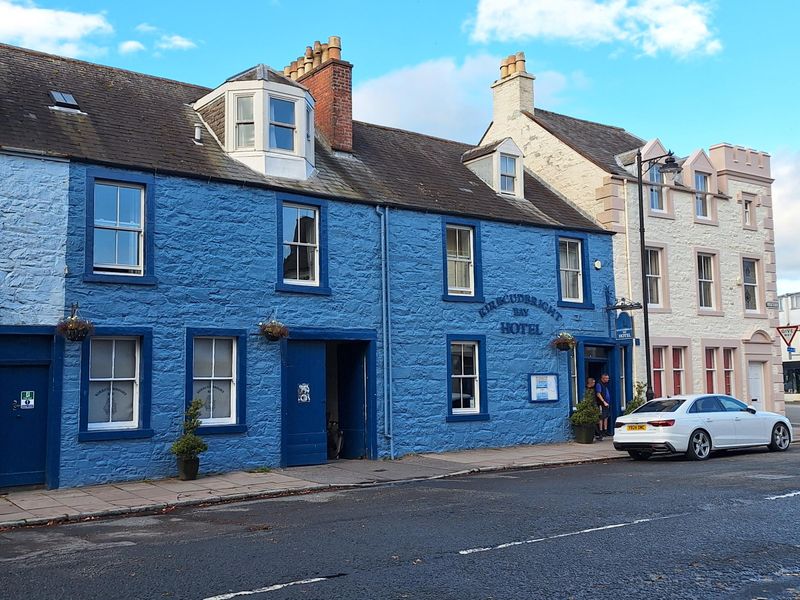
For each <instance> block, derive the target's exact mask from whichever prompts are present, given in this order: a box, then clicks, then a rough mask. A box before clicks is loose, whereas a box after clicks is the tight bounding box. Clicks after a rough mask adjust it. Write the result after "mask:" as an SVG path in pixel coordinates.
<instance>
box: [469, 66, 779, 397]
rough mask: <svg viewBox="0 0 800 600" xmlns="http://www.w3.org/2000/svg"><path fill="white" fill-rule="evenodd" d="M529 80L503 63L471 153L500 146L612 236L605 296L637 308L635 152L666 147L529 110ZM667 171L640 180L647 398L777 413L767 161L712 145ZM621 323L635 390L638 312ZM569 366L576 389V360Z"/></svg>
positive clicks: (641, 375)
mask: <svg viewBox="0 0 800 600" xmlns="http://www.w3.org/2000/svg"><path fill="white" fill-rule="evenodd" d="M534 79H535V78H534V77H533V75H531V74H529V73H527V72H526V71H525V58H524V55H523V54H522V53H518V54H517V55H516V56H511V57H509V58H508V59H505V60H504V61H503V63H502V65H501V71H500V79H499V80H497V81H496V82H495V83H494V84H493V85H492V89H493V92H494V107H493V122H492V123H491V125H490V126H489V128H488V129H487V130H486V133H485V134H484V136H483V139H482V140H481V144H482V145H483V144H490V143H492V142H495V141H497V140H501V139H503V138H506V137H510V138H512V139H513V140H514V141H515V142H516V144H517V145H518V146H519V148H520V149H521V150H522V153H523V155H524V164H525V167H526V168H527V169H528V170H530V171H531V172H533V173H534V174H535V175H537V176H538V177H540V178H541V179H542V180H544V181H545V182H546V183H547V184H549V185H550V186H551V187H552V188H554V189H555V190H557V191H558V192H560V193H561V194H563V195H564V196H565V197H566V198H567V199H568V200H569V201H571V202H573V203H575V204H576V205H577V206H578V207H579V208H580V209H582V210H583V211H584V212H586V213H587V214H588V215H590V216H591V217H593V218H594V219H596V220H597V221H599V222H600V223H601V224H602V225H603V226H605V227H606V228H607V229H609V230H611V231H614V232H616V234H617V235H616V236H615V239H614V261H615V264H614V268H615V285H616V296H617V297H625V298H627V299H633V300H639V301H641V300H642V298H643V294H642V283H641V281H642V275H641V253H640V250H639V196H638V187H637V174H636V151H637V150H638V149H641V152H642V156H643V160H644V161H645V169H646V168H647V163H646V161H647V160H648V159H650V158H654V157H657V156H660V155H663V154H666V153H667V147H668V146H665V145H663V144H662V143H661V142H660V141H659V140H658V139H655V140H651V141H646V140H643V139H640V138H638V137H636V136H634V135H632V134H630V133H628V132H626V131H625V130H624V129H621V128H618V127H612V126H609V125H602V124H599V123H593V122H589V121H584V120H581V119H575V118H572V117H568V116H565V115H560V114H557V113H553V112H550V111H545V110H542V109H539V108H537V107H536V106H535V103H534ZM676 141H678V142H679V140H676ZM659 162H661V163H663V159H661V161H659ZM678 162H679V163H680V164H681V166H682V169H683V170H682V173H680V174H679V175H677V176H673V177H668V176H666V174H663V175H662V174H661V173H660V172H659V169H658V165H656V166H654V167H653V168H651V169H650V171H648V172H646V174H645V176H644V181H645V185H644V190H643V195H644V207H645V229H646V237H645V239H646V247H647V250H646V254H647V256H646V260H647V280H648V291H649V295H650V303H649V313H650V318H649V322H650V342H651V347H652V353H651V360H652V373H653V387H654V391H655V393H656V395H664V396H666V395H674V394H679V393H703V392H719V393H729V394H732V395H734V396H736V397H739V398H741V399H743V400H746V401H748V402H750V403H752V404H753V406H754V407H757V408H761V409H763V410H775V411H778V412H783V407H784V392H783V374H782V370H781V354H780V348H779V344H782V342H781V341H780V340H779V337H778V335H777V332H776V330H775V327H776V326H777V324H778V310H777V302H776V299H777V292H776V275H775V246H774V232H773V216H772V196H771V184H772V181H773V180H772V178H771V176H770V157H769V155H768V154H765V153H763V152H757V151H754V150H750V149H745V148H742V147H738V146H732V145H730V144H718V145H715V146H712V147H711V148H710V149H709V151H708V152H706V151H705V150H702V149H699V150H696V151H694V152H693V153H692V154H691V155H689V156H688V157H685V158H682V159H679V161H678ZM612 303H613V302H612ZM773 307H774V308H773ZM631 316H632V317H633V319H634V332H633V336H634V337H635V338H637V340H638V341H639V342H641V343H640V345H638V346H636V350H635V352H634V353H633V361H634V370H633V373H634V377H635V379H636V380H638V381H644V380H645V379H646V375H645V361H644V352H643V348H644V343H643V337H644V331H643V321H642V319H643V317H642V311H641V310H638V311H637V310H634V311H632V312H631ZM577 367H578V369H577V370H578V377H579V379H581V381H582V377H584V376H586V373H588V372H589V363H588V360H587V363H586V365H580V364H579V365H577ZM581 371H583V373H581ZM621 389H624V386H621Z"/></svg>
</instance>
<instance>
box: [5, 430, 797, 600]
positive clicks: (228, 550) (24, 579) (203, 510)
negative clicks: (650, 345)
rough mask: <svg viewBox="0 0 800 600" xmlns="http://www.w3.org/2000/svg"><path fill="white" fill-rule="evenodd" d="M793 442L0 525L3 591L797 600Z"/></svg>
mask: <svg viewBox="0 0 800 600" xmlns="http://www.w3.org/2000/svg"><path fill="white" fill-rule="evenodd" d="M799 450H800V449H799V448H798V447H797V446H793V447H792V448H791V449H790V450H789V451H788V452H786V453H779V454H776V453H771V452H767V451H766V450H761V449H757V450H750V451H735V452H727V453H724V454H720V455H718V456H715V457H713V458H712V459H711V460H709V461H707V462H702V463H696V462H690V461H686V460H683V459H681V458H678V457H674V458H659V459H654V460H650V461H648V462H634V461H631V460H628V459H622V460H613V461H605V462H595V463H589V464H573V465H565V466H554V467H550V468H532V469H524V470H506V471H495V472H488V473H477V474H471V475H462V476H455V477H450V478H440V479H428V480H416V481H409V482H389V483H386V484H384V485H380V486H375V487H367V488H360V489H349V490H327V491H321V492H316V493H306V494H302V495H295V496H288V497H279V498H269V499H261V500H252V501H247V502H239V503H232V504H215V505H211V506H201V507H188V508H179V509H175V510H171V511H169V512H167V513H165V514H160V515H145V516H131V517H126V518H109V519H104V520H99V521H95V522H87V523H75V524H64V525H59V526H55V527H27V528H16V529H11V530H7V531H4V532H2V533H0V589H2V590H3V597H4V598H13V599H16V598H26V599H28V598H30V599H36V598H104V599H105V598H197V599H213V600H228V599H233V598H265V599H266V598H436V599H437V600H441V599H450V598H453V599H455V598H458V599H464V598H526V599H528V598H618V597H624V598H648V599H651V598H776V599H789V598H797V597H798V594H800V516H799V515H800V451H799Z"/></svg>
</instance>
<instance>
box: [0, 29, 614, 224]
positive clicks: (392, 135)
mask: <svg viewBox="0 0 800 600" xmlns="http://www.w3.org/2000/svg"><path fill="white" fill-rule="evenodd" d="M255 69H256V72H255V73H254V75H258V72H257V71H258V67H255ZM252 70H253V69H248V71H245V72H243V73H248V72H249V71H252ZM0 89H2V90H4V91H3V93H2V94H0V149H5V150H24V151H32V152H35V153H43V154H47V155H53V156H61V157H66V158H70V159H73V160H78V161H84V162H91V163H99V164H107V165H115V166H122V167H128V168H133V169H141V170H146V171H152V172H156V173H169V174H176V175H182V176H188V177H196V178H201V179H204V180H220V181H229V182H235V183H240V184H247V185H256V186H261V187H267V188H270V189H276V190H285V191H293V192H298V193H307V194H312V195H317V196H323V197H330V198H341V199H345V200H352V201H357V202H366V203H372V204H375V203H381V204H386V205H388V206H395V207H402V208H407V209H413V210H422V211H429V212H437V213H445V214H460V215H465V216H470V217H476V218H487V219H494V220H501V221H508V222H514V223H525V224H530V225H539V226H545V227H558V228H560V227H567V228H575V229H583V230H588V231H596V232H604V233H607V232H605V230H604V229H602V228H601V227H600V226H599V225H597V224H596V223H595V222H594V221H592V220H590V219H589V218H588V217H586V216H584V215H583V213H581V212H579V211H578V210H577V209H576V208H575V207H574V206H573V205H572V204H570V203H569V202H567V201H566V200H564V199H563V198H562V197H561V196H559V195H558V194H556V193H555V192H554V191H553V190H551V189H550V188H548V187H547V186H546V185H545V184H543V183H542V182H541V181H539V180H538V179H536V178H535V177H533V176H531V175H530V174H529V173H526V175H525V197H526V198H525V200H517V199H514V198H509V197H507V196H501V195H499V194H496V193H495V192H494V191H493V190H492V189H491V188H489V187H488V186H486V185H485V184H484V183H483V182H482V181H481V180H480V179H479V178H478V177H477V175H475V174H474V173H472V171H470V170H469V169H468V168H467V167H465V166H464V165H463V164H462V163H461V156H462V155H463V154H464V153H465V152H467V151H468V150H470V149H472V146H470V145H468V144H462V143H458V142H454V141H450V140H443V139H440V138H435V137H431V136H427V135H422V134H419V133H412V132H409V131H402V130H398V129H392V128H389V127H382V126H378V125H370V124H368V123H361V122H358V121H355V122H354V123H353V152H352V154H350V153H343V152H335V151H332V150H331V149H330V148H329V147H328V146H327V145H326V144H325V143H324V142H322V141H321V140H319V139H318V140H317V141H316V167H317V173H316V174H314V175H313V176H312V177H311V178H309V179H308V180H307V181H295V180H289V179H282V178H277V177H266V176H264V175H261V174H260V173H257V172H255V171H253V170H251V169H249V168H247V167H245V166H244V165H243V164H241V163H239V162H238V161H236V160H234V159H233V158H230V157H229V156H228V155H227V154H225V152H224V151H223V149H222V148H221V147H220V146H219V145H218V144H217V143H216V141H214V139H213V138H212V137H211V135H207V136H205V142H204V143H203V144H202V145H197V144H195V143H194V141H193V135H194V124H195V123H197V122H198V121H199V119H198V116H197V113H196V112H195V111H194V109H193V108H192V107H191V105H190V104H191V103H192V102H193V101H195V100H197V99H198V98H200V97H202V96H204V95H205V94H207V93H208V92H209V91H211V90H210V89H208V88H205V87H201V86H196V85H191V84H186V83H181V82H177V81H172V80H168V79H163V78H159V77H153V76H149V75H144V74H141V73H135V72H131V71H125V70H122V69H115V68H111V67H106V66H102V65H96V64H92V63H87V62H83V61H78V60H74V59H69V58H63V57H58V56H52V55H48V54H43V53H40V52H34V51H30V50H25V49H21V48H17V47H14V46H8V45H3V44H0ZM51 90H56V91H63V92H68V93H71V94H73V95H74V96H75V98H76V100H77V101H78V104H79V106H80V110H81V112H80V113H75V112H69V111H64V110H54V109H52V108H50V105H51V104H52V100H51V98H50V96H49V92H50V91H51Z"/></svg>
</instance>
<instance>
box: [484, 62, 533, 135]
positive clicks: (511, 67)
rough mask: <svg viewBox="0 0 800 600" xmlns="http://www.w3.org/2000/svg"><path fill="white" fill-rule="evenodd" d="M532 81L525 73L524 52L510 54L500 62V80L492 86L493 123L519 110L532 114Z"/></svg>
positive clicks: (530, 76)
mask: <svg viewBox="0 0 800 600" xmlns="http://www.w3.org/2000/svg"><path fill="white" fill-rule="evenodd" d="M534 79H536V78H535V77H534V76H533V75H531V74H530V73H528V72H527V71H525V53H524V52H517V53H516V54H511V55H510V56H508V57H506V58H504V59H503V60H502V61H501V62H500V79H498V80H497V81H495V82H494V83H493V84H492V92H493V94H494V105H493V106H494V110H493V112H494V115H493V118H494V122H495V123H501V122H502V121H503V120H505V119H508V118H510V117H512V116H514V115H515V114H516V113H519V111H521V110H527V111H529V112H533V80H534Z"/></svg>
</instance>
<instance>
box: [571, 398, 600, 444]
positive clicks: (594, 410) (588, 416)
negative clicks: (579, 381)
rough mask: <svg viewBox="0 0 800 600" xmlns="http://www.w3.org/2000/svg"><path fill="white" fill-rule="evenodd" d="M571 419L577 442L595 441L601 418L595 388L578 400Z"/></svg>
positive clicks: (587, 442)
mask: <svg viewBox="0 0 800 600" xmlns="http://www.w3.org/2000/svg"><path fill="white" fill-rule="evenodd" d="M569 420H570V423H572V430H573V433H574V434H575V441H576V442H578V443H579V444H591V443H592V442H594V430H595V427H597V422H598V421H599V420H600V408H599V407H598V406H597V400H595V394H594V390H586V394H585V395H584V396H583V400H581V401H580V402H578V406H576V407H575V410H574V411H573V412H572V414H571V415H570V417H569Z"/></svg>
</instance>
